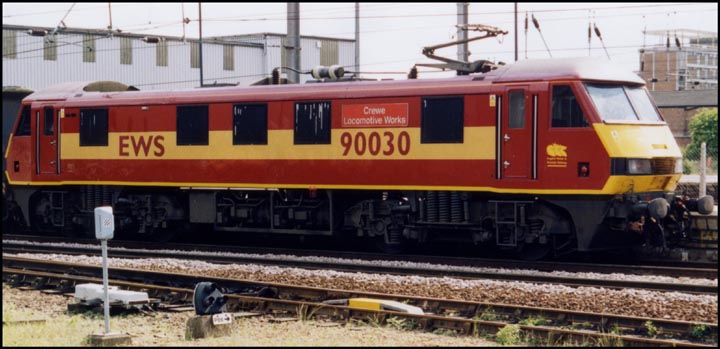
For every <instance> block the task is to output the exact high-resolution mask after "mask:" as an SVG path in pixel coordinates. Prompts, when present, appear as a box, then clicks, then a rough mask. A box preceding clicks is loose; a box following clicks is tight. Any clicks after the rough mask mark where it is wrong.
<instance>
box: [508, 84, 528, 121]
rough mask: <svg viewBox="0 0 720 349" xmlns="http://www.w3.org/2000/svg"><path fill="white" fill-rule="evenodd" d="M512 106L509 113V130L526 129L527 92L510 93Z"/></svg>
mask: <svg viewBox="0 0 720 349" xmlns="http://www.w3.org/2000/svg"><path fill="white" fill-rule="evenodd" d="M509 96H510V106H509V109H508V112H509V113H510V119H509V120H508V127H509V128H525V91H512V92H510V93H509Z"/></svg>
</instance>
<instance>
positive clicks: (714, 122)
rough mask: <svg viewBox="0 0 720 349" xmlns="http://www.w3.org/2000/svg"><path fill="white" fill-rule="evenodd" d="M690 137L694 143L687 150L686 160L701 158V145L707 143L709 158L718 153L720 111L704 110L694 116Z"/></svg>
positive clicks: (715, 109)
mask: <svg viewBox="0 0 720 349" xmlns="http://www.w3.org/2000/svg"><path fill="white" fill-rule="evenodd" d="M690 137H691V138H692V141H691V142H690V144H688V146H687V148H686V149H685V158H686V159H688V160H698V159H699V158H700V144H701V143H702V142H705V143H707V154H708V156H713V155H717V153H718V110H717V108H714V109H702V110H700V111H699V112H698V113H697V114H695V115H693V116H692V118H691V120H690Z"/></svg>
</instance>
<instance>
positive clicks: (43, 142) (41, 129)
mask: <svg viewBox="0 0 720 349" xmlns="http://www.w3.org/2000/svg"><path fill="white" fill-rule="evenodd" d="M35 115H36V117H37V119H36V121H37V122H36V125H37V129H36V134H37V167H36V168H37V169H38V173H39V174H59V173H60V166H59V162H60V161H59V160H60V153H59V152H60V147H59V146H58V134H59V132H58V131H59V130H58V128H59V127H58V126H59V123H60V119H59V118H58V116H57V114H56V113H55V109H54V108H53V107H44V108H42V109H40V110H39V111H37V112H36V113H35Z"/></svg>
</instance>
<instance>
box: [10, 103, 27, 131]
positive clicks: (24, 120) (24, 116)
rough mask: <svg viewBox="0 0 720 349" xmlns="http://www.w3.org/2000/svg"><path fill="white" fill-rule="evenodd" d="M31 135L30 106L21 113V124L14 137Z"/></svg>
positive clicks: (25, 107)
mask: <svg viewBox="0 0 720 349" xmlns="http://www.w3.org/2000/svg"><path fill="white" fill-rule="evenodd" d="M29 135H30V106H29V105H26V106H24V107H23V108H22V113H20V122H19V123H18V125H17V128H16V129H15V134H14V136H15V137H17V136H29Z"/></svg>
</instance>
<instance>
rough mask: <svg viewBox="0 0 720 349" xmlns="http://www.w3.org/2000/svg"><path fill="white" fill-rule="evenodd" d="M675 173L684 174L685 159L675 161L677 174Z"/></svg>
mask: <svg viewBox="0 0 720 349" xmlns="http://www.w3.org/2000/svg"><path fill="white" fill-rule="evenodd" d="M673 173H683V158H679V159H675V172H673Z"/></svg>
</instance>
